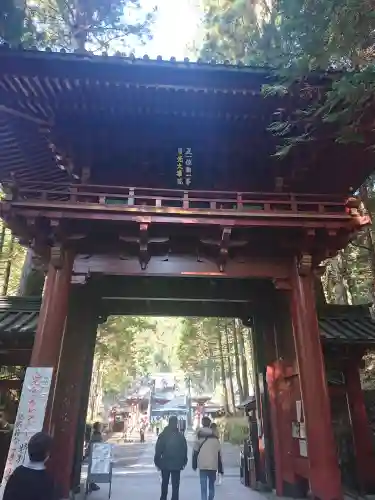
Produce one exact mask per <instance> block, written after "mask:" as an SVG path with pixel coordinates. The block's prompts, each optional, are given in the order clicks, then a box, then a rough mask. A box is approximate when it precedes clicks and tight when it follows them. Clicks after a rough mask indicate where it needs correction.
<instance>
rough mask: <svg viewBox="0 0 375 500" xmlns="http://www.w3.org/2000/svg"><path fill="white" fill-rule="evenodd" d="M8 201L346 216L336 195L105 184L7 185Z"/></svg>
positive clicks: (344, 209) (344, 202) (340, 200)
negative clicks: (197, 189) (195, 189)
mask: <svg viewBox="0 0 375 500" xmlns="http://www.w3.org/2000/svg"><path fill="white" fill-rule="evenodd" d="M4 190H5V192H6V196H5V199H6V200H7V201H12V202H18V203H22V204H23V203H25V202H27V203H31V204H34V203H38V205H40V204H41V205H44V204H46V205H50V204H56V203H57V204H61V203H62V204H64V205H78V206H79V205H82V204H85V205H87V204H94V205H100V206H103V207H105V206H112V207H114V206H117V207H123V208H126V207H129V208H130V207H153V208H156V209H163V208H166V209H169V210H168V211H170V209H173V208H174V209H176V210H205V211H207V210H209V211H218V210H219V211H220V210H222V211H223V210H224V211H234V212H254V211H260V212H266V213H306V212H307V213H311V214H321V215H344V214H345V212H347V207H346V201H345V199H344V198H342V197H339V196H337V195H313V194H293V193H259V192H233V191H193V190H189V191H184V190H179V189H155V188H143V187H122V186H102V185H83V184H70V185H61V184H60V185H51V184H48V183H46V184H42V183H38V185H36V184H34V185H33V184H31V183H30V184H23V185H17V186H15V185H13V186H10V185H8V186H5V189H4Z"/></svg>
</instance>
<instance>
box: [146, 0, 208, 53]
mask: <svg viewBox="0 0 375 500" xmlns="http://www.w3.org/2000/svg"><path fill="white" fill-rule="evenodd" d="M141 3H142V5H143V8H144V9H145V11H150V10H152V8H153V7H154V6H155V5H157V6H158V11H157V15H156V21H155V23H154V25H153V35H154V36H153V40H151V41H150V42H147V44H146V45H145V46H142V47H140V48H139V49H138V50H137V53H136V55H137V56H143V55H144V54H147V55H148V56H150V58H151V59H155V58H156V57H157V56H158V55H160V56H162V57H163V59H170V58H171V57H175V58H176V59H177V60H182V59H183V58H184V57H188V56H189V51H188V49H187V47H188V46H189V45H191V44H192V43H193V42H194V40H195V39H196V37H197V36H198V29H199V25H200V19H201V12H200V9H199V6H198V4H199V2H198V1H193V0H142V2H141Z"/></svg>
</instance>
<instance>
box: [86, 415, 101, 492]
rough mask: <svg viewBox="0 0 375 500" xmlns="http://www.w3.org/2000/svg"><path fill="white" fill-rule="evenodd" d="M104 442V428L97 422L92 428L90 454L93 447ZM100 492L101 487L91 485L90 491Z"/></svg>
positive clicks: (94, 484)
mask: <svg viewBox="0 0 375 500" xmlns="http://www.w3.org/2000/svg"><path fill="white" fill-rule="evenodd" d="M102 442H103V435H102V427H101V425H100V422H95V423H94V424H93V426H92V434H91V439H90V444H89V453H91V449H92V445H93V444H94V443H102ZM99 490H100V486H98V485H97V484H96V483H94V482H92V483H90V491H99Z"/></svg>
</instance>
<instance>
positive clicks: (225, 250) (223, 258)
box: [218, 227, 232, 273]
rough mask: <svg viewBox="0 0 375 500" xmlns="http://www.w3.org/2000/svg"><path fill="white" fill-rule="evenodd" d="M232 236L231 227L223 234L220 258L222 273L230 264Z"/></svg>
mask: <svg viewBox="0 0 375 500" xmlns="http://www.w3.org/2000/svg"><path fill="white" fill-rule="evenodd" d="M231 234H232V229H231V228H230V227H225V228H224V229H223V231H222V233H221V241H220V251H219V258H218V265H219V270H220V272H221V273H222V272H224V271H225V266H226V264H227V262H228V257H229V243H230V237H231Z"/></svg>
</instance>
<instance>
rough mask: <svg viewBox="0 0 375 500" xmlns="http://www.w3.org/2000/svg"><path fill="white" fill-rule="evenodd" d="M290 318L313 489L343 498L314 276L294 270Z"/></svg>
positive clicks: (326, 499)
mask: <svg viewBox="0 0 375 500" xmlns="http://www.w3.org/2000/svg"><path fill="white" fill-rule="evenodd" d="M291 284H292V291H291V316H292V323H293V335H294V342H295V349H296V356H297V361H298V370H299V379H300V385H301V394H302V402H303V409H304V418H305V424H306V433H307V447H308V459H309V469H310V486H311V492H312V494H313V496H314V497H316V498H319V499H320V500H339V499H342V498H343V493H342V487H341V475H340V470H339V466H338V460H337V451H336V445H335V440H334V435H333V429H332V420H331V408H330V400H329V395H328V387H327V381H326V374H325V365H324V358H323V352H322V348H321V344H320V331H319V324H318V318H317V314H316V305H315V290H314V276H313V273H312V271H311V270H307V272H306V270H304V274H303V275H301V274H300V272H299V266H298V261H297V259H295V261H294V262H293V265H292V269H291Z"/></svg>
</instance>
